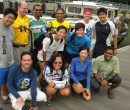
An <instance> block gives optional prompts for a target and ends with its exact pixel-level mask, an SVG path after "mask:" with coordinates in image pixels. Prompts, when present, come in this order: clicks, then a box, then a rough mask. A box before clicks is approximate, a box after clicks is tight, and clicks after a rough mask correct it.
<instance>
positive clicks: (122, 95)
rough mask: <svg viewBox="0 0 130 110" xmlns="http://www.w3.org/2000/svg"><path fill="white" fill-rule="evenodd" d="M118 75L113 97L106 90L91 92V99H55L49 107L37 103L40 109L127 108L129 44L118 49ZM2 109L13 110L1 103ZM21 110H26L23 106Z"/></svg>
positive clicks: (113, 109) (129, 93) (90, 109)
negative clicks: (120, 80)
mask: <svg viewBox="0 0 130 110" xmlns="http://www.w3.org/2000/svg"><path fill="white" fill-rule="evenodd" d="M118 58H119V61H120V70H121V72H120V76H121V77H122V80H123V81H122V84H121V86H120V87H119V88H117V89H115V90H114V93H115V99H108V97H107V95H106V90H104V91H102V92H101V93H99V94H96V93H92V100H91V101H90V102H86V101H84V100H83V99H82V97H81V96H76V97H73V96H69V97H62V98H58V99H56V100H55V101H54V102H53V104H52V106H51V107H48V106H47V105H46V104H45V103H42V102H40V103H38V107H39V108H40V110H129V109H130V46H128V47H125V48H122V49H120V50H119V54H118ZM3 106H4V107H3V110H13V109H12V108H11V104H5V105H3ZM23 110H28V109H27V108H24V109H23Z"/></svg>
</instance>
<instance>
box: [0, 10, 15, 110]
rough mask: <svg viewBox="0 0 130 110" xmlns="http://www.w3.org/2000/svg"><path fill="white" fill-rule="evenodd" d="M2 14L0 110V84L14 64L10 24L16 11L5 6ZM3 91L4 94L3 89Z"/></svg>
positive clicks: (0, 23)
mask: <svg viewBox="0 0 130 110" xmlns="http://www.w3.org/2000/svg"><path fill="white" fill-rule="evenodd" d="M3 15H4V16H3V19H2V20H1V21H0V44H1V46H0V110H2V107H1V86H2V84H3V83H4V81H5V80H6V78H7V75H8V72H9V70H10V68H11V67H12V66H14V59H13V36H14V31H13V29H12V27H10V26H11V25H12V24H13V22H14V20H15V19H16V18H17V13H16V12H15V11H14V10H13V9H10V8H7V9H5V10H4V14H3ZM4 89H5V88H4ZM3 92H4V94H5V91H3ZM6 92H7V91H6ZM4 97H7V96H4ZM7 98H8V97H7ZM7 98H6V99H7Z"/></svg>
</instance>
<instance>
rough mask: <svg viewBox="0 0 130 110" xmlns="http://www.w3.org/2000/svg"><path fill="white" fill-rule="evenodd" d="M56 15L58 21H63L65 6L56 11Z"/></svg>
mask: <svg viewBox="0 0 130 110" xmlns="http://www.w3.org/2000/svg"><path fill="white" fill-rule="evenodd" d="M55 16H56V19H57V20H58V21H62V20H64V17H65V11H64V9H63V8H58V9H57V10H56V12H55Z"/></svg>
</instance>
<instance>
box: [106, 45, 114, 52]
mask: <svg viewBox="0 0 130 110" xmlns="http://www.w3.org/2000/svg"><path fill="white" fill-rule="evenodd" d="M107 50H113V52H114V47H112V46H107V47H106V49H105V51H104V52H106V51H107Z"/></svg>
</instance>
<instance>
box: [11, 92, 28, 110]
mask: <svg viewBox="0 0 130 110" xmlns="http://www.w3.org/2000/svg"><path fill="white" fill-rule="evenodd" d="M29 93H30V91H29V90H27V91H20V92H18V94H19V95H20V96H21V97H22V99H23V101H24V102H23V104H21V105H18V104H17V99H16V98H15V97H14V96H13V95H12V94H9V97H10V99H11V103H12V107H13V109H14V110H22V108H23V106H24V104H25V100H26V99H28V97H29Z"/></svg>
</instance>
